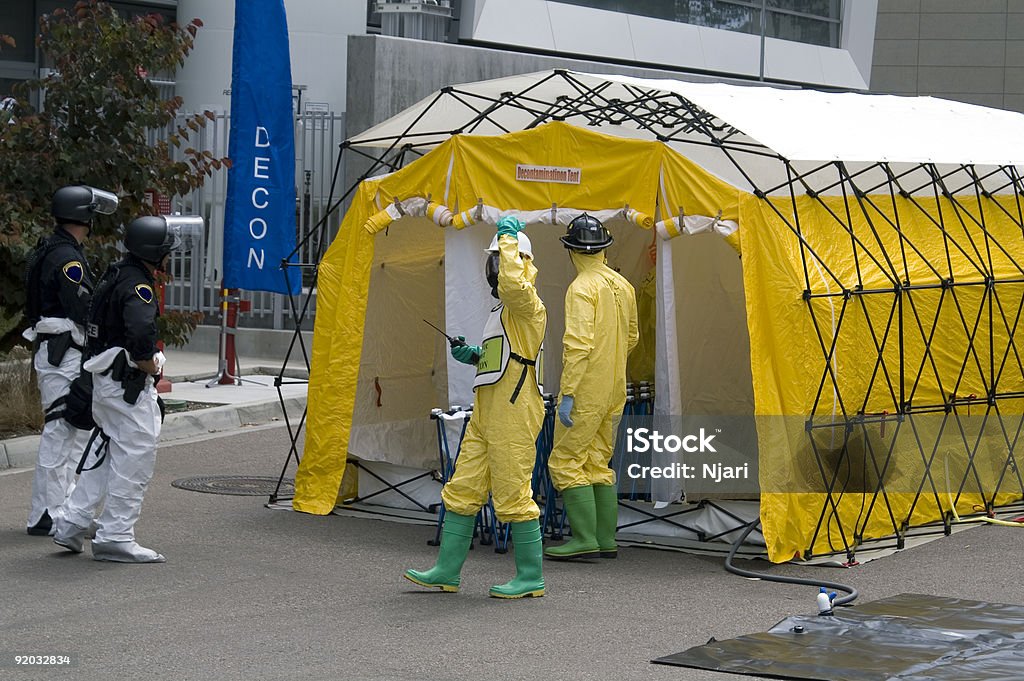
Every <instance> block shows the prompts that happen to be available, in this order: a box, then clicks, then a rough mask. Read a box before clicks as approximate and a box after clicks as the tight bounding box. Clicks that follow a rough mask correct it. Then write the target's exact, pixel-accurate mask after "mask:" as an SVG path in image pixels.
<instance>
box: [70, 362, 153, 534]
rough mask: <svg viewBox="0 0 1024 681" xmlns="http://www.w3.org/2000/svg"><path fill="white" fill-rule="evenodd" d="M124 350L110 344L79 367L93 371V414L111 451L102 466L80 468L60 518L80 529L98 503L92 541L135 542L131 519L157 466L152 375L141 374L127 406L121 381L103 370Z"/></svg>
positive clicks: (132, 520)
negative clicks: (132, 400)
mask: <svg viewBox="0 0 1024 681" xmlns="http://www.w3.org/2000/svg"><path fill="white" fill-rule="evenodd" d="M124 352H125V350H124V348H120V347H114V348H110V349H109V350H107V351H106V352H104V353H102V354H100V355H97V356H96V357H94V358H92V359H90V360H88V361H86V363H85V366H84V367H83V368H84V369H85V370H86V371H91V372H92V374H93V377H92V380H93V393H92V416H93V419H94V420H95V421H96V425H97V426H99V427H100V428H101V429H102V430H103V432H104V433H105V434H106V435H107V436H108V437H109V438H110V443H109V447H110V450H109V452H108V453H107V460H106V461H104V462H103V464H102V465H100V466H99V467H98V468H96V469H95V470H87V471H83V472H82V475H81V476H80V477H79V480H78V485H77V486H76V487H75V490H74V491H73V492H72V493H71V496H70V497H69V498H68V500H67V503H66V504H65V505H64V508H63V517H64V518H65V519H67V520H68V521H69V522H71V523H73V524H75V525H77V526H79V527H88V526H89V525H90V523H92V521H93V518H94V517H95V513H96V510H97V509H98V508H99V506H100V504H101V503H103V511H102V512H101V513H100V515H99V517H98V518H96V525H97V529H96V538H95V540H94V541H96V542H130V541H134V540H135V529H134V528H135V522H136V521H137V520H138V519H139V515H140V513H141V512H142V499H143V497H144V496H145V493H146V488H147V487H148V485H149V480H150V478H152V477H153V470H154V468H155V466H156V445H157V440H158V439H159V437H160V425H161V424H160V407H159V406H158V405H157V401H156V398H157V393H156V387H155V386H154V383H153V377H152V376H147V377H146V383H145V387H144V388H143V389H142V392H141V393H139V397H138V399H137V400H136V401H135V403H134V404H128V403H127V402H125V401H124V388H122V387H121V383H120V382H119V381H115V380H114V379H113V378H112V377H110V376H104V375H103V374H102V372H103V371H105V370H106V369H107V367H109V366H110V363H111V362H112V361H113V360H114V358H115V357H116V356H117V355H118V354H121V353H124ZM132 364H134V363H132Z"/></svg>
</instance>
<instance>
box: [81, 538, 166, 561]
mask: <svg viewBox="0 0 1024 681" xmlns="http://www.w3.org/2000/svg"><path fill="white" fill-rule="evenodd" d="M92 559H93V560H109V561H112V562H115V563H163V562H165V561H166V560H167V559H166V558H164V557H163V556H162V555H160V554H159V553H157V552H156V551H154V550H153V549H147V548H146V547H144V546H139V545H138V544H136V543H135V542H133V541H110V542H98V541H96V540H95V539H94V540H93V542H92Z"/></svg>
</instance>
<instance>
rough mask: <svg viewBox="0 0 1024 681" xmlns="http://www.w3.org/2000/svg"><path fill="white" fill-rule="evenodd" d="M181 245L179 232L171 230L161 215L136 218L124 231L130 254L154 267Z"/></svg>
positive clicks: (125, 244) (174, 229) (126, 246)
mask: <svg viewBox="0 0 1024 681" xmlns="http://www.w3.org/2000/svg"><path fill="white" fill-rule="evenodd" d="M180 245H181V235H180V234H179V230H178V229H177V228H173V229H172V228H170V227H169V226H168V225H167V220H165V219H164V218H162V217H160V216H159V215H146V216H143V217H141V218H135V219H134V220H132V221H131V222H129V223H128V226H127V227H126V228H125V230H124V247H125V248H127V249H128V252H129V253H131V254H132V255H134V256H135V257H136V258H139V259H140V260H145V261H146V262H148V263H152V264H154V265H158V264H160V262H161V261H162V260H163V259H164V256H166V255H167V254H168V253H170V252H171V251H173V250H174V249H176V248H177V247H178V246H180Z"/></svg>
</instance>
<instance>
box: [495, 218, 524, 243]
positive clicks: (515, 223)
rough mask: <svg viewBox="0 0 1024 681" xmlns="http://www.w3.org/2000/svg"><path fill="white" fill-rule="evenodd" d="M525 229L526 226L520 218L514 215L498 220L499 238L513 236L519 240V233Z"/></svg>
mask: <svg viewBox="0 0 1024 681" xmlns="http://www.w3.org/2000/svg"><path fill="white" fill-rule="evenodd" d="M525 228H526V225H525V224H523V222H522V221H521V220H520V219H519V218H517V217H514V216H512V215H506V216H505V217H503V218H502V219H500V220H498V236H511V237H515V238H516V239H518V238H519V232H521V231H523V230H524V229H525Z"/></svg>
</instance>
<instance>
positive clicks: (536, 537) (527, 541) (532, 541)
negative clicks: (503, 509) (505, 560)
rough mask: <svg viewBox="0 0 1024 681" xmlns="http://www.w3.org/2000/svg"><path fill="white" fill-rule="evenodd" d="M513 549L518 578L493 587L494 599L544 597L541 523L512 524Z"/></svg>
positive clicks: (492, 594) (529, 521) (534, 521)
mask: <svg viewBox="0 0 1024 681" xmlns="http://www.w3.org/2000/svg"><path fill="white" fill-rule="evenodd" d="M511 525H512V528H511V529H512V548H513V550H514V551H515V554H516V576H515V577H513V578H512V581H510V582H506V583H504V584H499V585H497V586H492V587H491V590H490V592H489V593H490V594H491V596H493V597H494V598H525V597H526V596H530V597H531V598H539V597H541V596H543V595H544V575H543V569H542V567H541V566H542V564H543V563H544V557H543V555H542V554H541V540H540V523H538V522H537V521H536V520H527V521H526V522H523V523H512V524H511Z"/></svg>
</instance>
